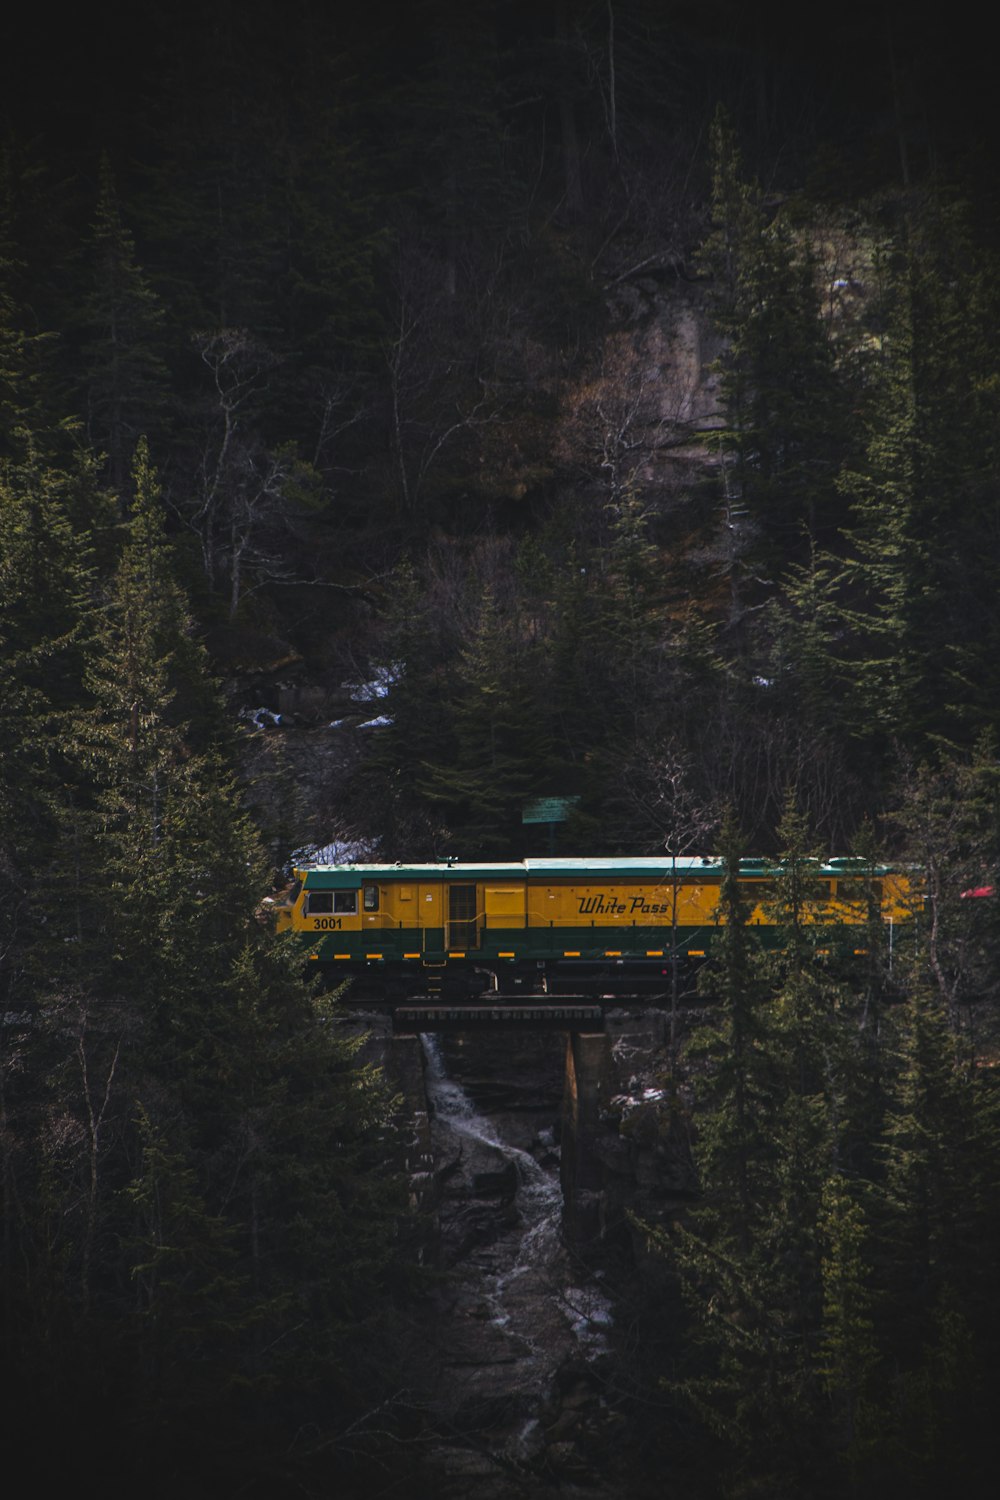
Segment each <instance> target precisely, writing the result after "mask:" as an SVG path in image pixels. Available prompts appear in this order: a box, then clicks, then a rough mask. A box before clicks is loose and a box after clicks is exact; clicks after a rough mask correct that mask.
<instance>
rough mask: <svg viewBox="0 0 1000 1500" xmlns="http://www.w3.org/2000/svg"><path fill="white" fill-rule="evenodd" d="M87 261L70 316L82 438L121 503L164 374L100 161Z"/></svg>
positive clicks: (159, 338) (139, 274)
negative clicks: (75, 324) (78, 368)
mask: <svg viewBox="0 0 1000 1500" xmlns="http://www.w3.org/2000/svg"><path fill="white" fill-rule="evenodd" d="M88 259H89V263H90V265H89V269H90V277H91V285H90V290H89V295H87V296H85V297H84V299H83V301H82V304H81V306H80V309H79V312H78V319H79V321H80V323H81V325H82V327H83V329H84V330H85V335H86V342H85V346H84V349H83V366H84V369H83V380H84V382H85V392H84V395H85V408H86V412H87V434H88V437H89V439H90V441H91V443H92V444H93V445H94V447H95V448H96V449H98V450H99V451H103V452H104V454H105V456H106V462H107V475H108V482H109V483H110V485H111V487H112V489H113V490H114V492H115V493H116V494H117V495H118V496H120V497H121V498H122V499H123V500H124V497H125V495H126V492H127V488H128V482H129V477H130V473H131V467H132V454H133V450H134V449H135V445H136V443H137V441H138V439H139V436H140V434H141V433H146V434H150V433H152V434H153V436H154V438H155V436H156V435H157V433H158V430H159V429H160V428H161V427H162V424H163V416H164V407H165V401H166V382H167V370H166V365H165V363H164V360H163V354H162V343H163V331H162V325H163V309H162V307H161V305H160V302H159V299H158V298H157V297H156V295H155V293H154V292H153V290H152V289H151V287H150V285H149V283H148V280H147V278H146V276H145V275H144V274H143V271H142V270H141V268H140V267H139V266H138V264H137V263H136V258H135V243H134V241H133V238H132V235H131V234H130V233H129V231H128V229H127V228H126V226H125V224H124V222H123V218H122V209H121V203H120V201H119V197H118V191H117V188H116V185H115V179H114V175H113V173H112V170H111V163H110V161H109V160H108V158H107V156H106V155H105V156H102V158H101V163H100V176H99V183H98V196H97V205H96V209H95V213H94V222H93V225H92V228H91V241H90V245H89V247H88Z"/></svg>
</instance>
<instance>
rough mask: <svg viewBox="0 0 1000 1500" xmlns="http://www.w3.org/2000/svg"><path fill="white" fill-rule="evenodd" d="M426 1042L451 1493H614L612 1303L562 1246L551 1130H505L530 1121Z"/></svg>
mask: <svg viewBox="0 0 1000 1500" xmlns="http://www.w3.org/2000/svg"><path fill="white" fill-rule="evenodd" d="M423 1045H424V1050H425V1055H426V1061H427V1072H426V1083H427V1093H428V1100H429V1103H430V1105H431V1109H432V1111H433V1119H432V1140H433V1149H434V1160H435V1171H436V1174H437V1176H438V1180H439V1182H440V1183H441V1201H440V1219H441V1237H442V1260H443V1262H444V1264H445V1265H446V1266H447V1267H448V1268H449V1274H448V1276H447V1279H446V1282H445V1284H444V1285H443V1287H442V1288H441V1290H440V1291H439V1293H438V1294H437V1297H436V1302H435V1310H436V1314H437V1317H436V1319H435V1345H436V1347H435V1357H436V1381H435V1391H434V1396H433V1399H432V1409H433V1412H434V1415H435V1418H436V1420H437V1422H438V1424H439V1430H440V1432H441V1437H442V1442H441V1444H440V1446H439V1447H438V1449H437V1450H436V1451H435V1453H434V1456H433V1465H434V1467H435V1468H436V1469H439V1471H440V1474H441V1484H442V1489H441V1491H440V1493H442V1494H448V1495H455V1496H459V1495H469V1496H474V1497H475V1500H485V1497H491V1496H501V1495H509V1494H523V1495H532V1496H534V1495H538V1496H543V1495H545V1494H546V1493H548V1491H549V1489H550V1488H552V1489H553V1490H554V1488H555V1487H556V1486H558V1491H559V1494H560V1495H561V1496H565V1495H566V1494H567V1493H572V1492H573V1489H574V1488H575V1487H576V1484H578V1483H579V1484H580V1485H581V1486H583V1487H584V1488H585V1490H586V1493H587V1494H588V1495H591V1496H593V1495H601V1494H607V1495H611V1494H614V1493H615V1490H614V1489H613V1488H610V1487H606V1486H605V1485H604V1484H603V1483H602V1481H601V1474H600V1470H601V1468H602V1467H603V1464H602V1463H601V1457H602V1456H603V1455H604V1454H605V1453H606V1450H607V1437H608V1436H609V1432H608V1428H609V1425H610V1426H612V1427H613V1425H614V1419H613V1417H612V1415H611V1413H610V1412H609V1411H608V1409H607V1405H606V1402H605V1399H604V1396H603V1395H602V1384H603V1367H604V1366H605V1365H606V1362H607V1348H608V1344H607V1338H608V1334H609V1332H610V1327H611V1307H610V1303H609V1301H608V1299H607V1298H606V1297H605V1296H604V1295H603V1294H602V1292H601V1290H600V1287H599V1285H598V1283H597V1282H595V1281H593V1280H591V1279H590V1278H588V1276H587V1273H586V1272H585V1271H584V1270H583V1269H582V1268H579V1267H576V1266H574V1264H573V1262H572V1261H571V1258H570V1256H569V1255H568V1253H567V1251H566V1249H565V1247H564V1246H563V1244H562V1240H561V1237H560V1220H561V1211H562V1199H561V1192H560V1185H559V1165H558V1151H557V1148H556V1147H555V1146H554V1144H553V1130H552V1129H551V1128H545V1127H542V1128H536V1129H534V1130H532V1128H531V1126H530V1125H529V1126H528V1127H527V1130H528V1132H529V1134H530V1135H531V1149H530V1150H528V1149H524V1148H523V1147H521V1146H518V1145H516V1144H514V1142H513V1140H507V1139H505V1138H504V1137H505V1135H507V1136H514V1135H516V1134H518V1133H519V1131H518V1123H521V1125H522V1129H521V1131H520V1133H521V1134H522V1135H523V1134H524V1126H523V1122H517V1121H515V1120H513V1119H512V1118H511V1117H510V1116H507V1115H504V1114H495V1115H492V1116H487V1115H486V1114H484V1113H481V1112H480V1111H479V1110H478V1109H477V1108H476V1106H475V1104H474V1103H473V1101H472V1099H471V1098H470V1097H469V1094H468V1093H467V1092H466V1091H465V1090H464V1089H463V1088H462V1086H461V1085H460V1084H458V1083H457V1082H456V1081H455V1080H454V1079H452V1078H450V1077H449V1076H448V1075H447V1072H446V1070H445V1064H444V1061H443V1056H442V1051H441V1046H440V1043H439V1042H438V1040H437V1039H436V1038H433V1037H424V1038H423ZM599 1455H600V1456H599ZM567 1485H569V1486H570V1489H569V1490H567Z"/></svg>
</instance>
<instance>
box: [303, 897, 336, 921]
mask: <svg viewBox="0 0 1000 1500" xmlns="http://www.w3.org/2000/svg"><path fill="white" fill-rule="evenodd" d="M307 910H308V912H309V915H310V916H311V917H315V916H317V915H320V914H322V913H323V912H330V911H333V892H332V891H312V892H311V893H310V895H309V898H308V907H307Z"/></svg>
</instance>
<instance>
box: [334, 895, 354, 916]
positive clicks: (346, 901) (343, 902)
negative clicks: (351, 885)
mask: <svg viewBox="0 0 1000 1500" xmlns="http://www.w3.org/2000/svg"><path fill="white" fill-rule="evenodd" d="M333 909H334V911H338V912H345V913H353V912H356V911H357V909H358V893H357V891H334V893H333Z"/></svg>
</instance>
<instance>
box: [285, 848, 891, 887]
mask: <svg viewBox="0 0 1000 1500" xmlns="http://www.w3.org/2000/svg"><path fill="white" fill-rule="evenodd" d="M724 863H725V862H724V860H723V859H722V858H721V857H720V856H718V855H712V854H705V855H683V856H678V858H677V859H671V858H670V857H669V856H664V855H662V854H656V855H644V854H641V855H635V856H617V857H607V858H604V857H601V858H593V859H570V858H559V859H555V858H540V859H522V860H510V861H505V862H502V863H496V864H491V863H470V862H466V861H463V860H447V859H441V860H435V861H433V862H427V863H419V864H417V863H415V864H408V863H404V862H399V863H397V864H345V865H307V866H304V867H303V868H302V869H300V870H299V871H298V872H297V873H298V875H299V877H300V878H301V879H304V880H305V881H306V882H307V884H309V885H310V886H313V887H316V886H319V887H323V886H348V887H349V886H356V885H359V884H360V883H361V882H362V881H366V880H368V881H377V882H384V881H394V880H413V881H423V882H427V883H430V882H432V881H436V880H440V881H456V880H470V881H471V880H477V881H478V880H519V879H520V880H523V879H525V878H526V877H527V878H531V879H534V880H539V879H541V880H545V879H550V880H567V879H576V880H585V879H587V878H592V879H595V880H597V879H600V880H608V879H620V880H628V879H655V880H668V879H671V878H672V877H673V876H674V875H679V876H684V877H686V878H687V879H690V878H691V877H692V876H701V877H703V878H707V879H709V880H712V879H718V878H719V877H720V876H721V874H722V871H723V867H724ZM778 868H780V865H776V864H775V863H774V862H773V861H771V860H767V859H741V860H740V873H741V874H743V875H747V876H751V877H752V876H754V875H760V876H762V877H763V876H766V875H768V874H769V873H771V872H772V871H773V870H775V869H778ZM866 873H873V874H876V875H883V874H886V873H888V869H887V867H886V866H882V865H880V866H877V867H876V868H875V869H874V870H872V867H871V866H869V865H867V864H866V862H865V861H864V860H861V859H855V858H851V857H849V856H848V857H844V858H838V859H827V860H822V861H819V860H817V861H816V863H815V874H816V875H817V876H827V877H830V878H836V877H837V876H838V875H840V876H845V875H851V874H857V875H861V874H866Z"/></svg>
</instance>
